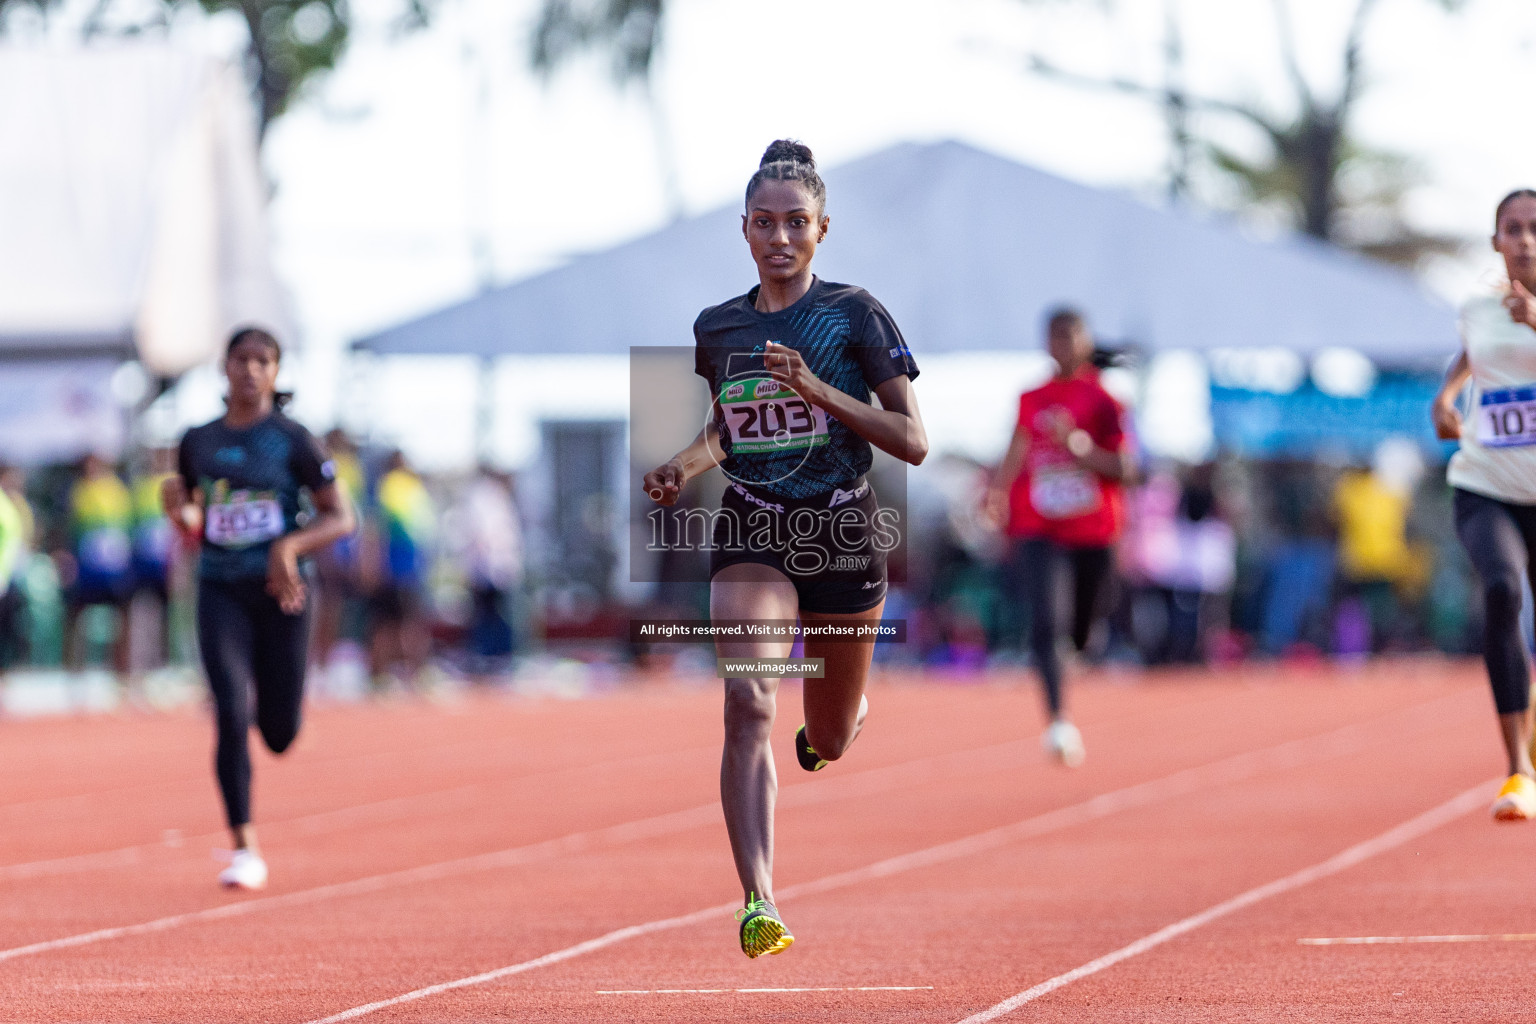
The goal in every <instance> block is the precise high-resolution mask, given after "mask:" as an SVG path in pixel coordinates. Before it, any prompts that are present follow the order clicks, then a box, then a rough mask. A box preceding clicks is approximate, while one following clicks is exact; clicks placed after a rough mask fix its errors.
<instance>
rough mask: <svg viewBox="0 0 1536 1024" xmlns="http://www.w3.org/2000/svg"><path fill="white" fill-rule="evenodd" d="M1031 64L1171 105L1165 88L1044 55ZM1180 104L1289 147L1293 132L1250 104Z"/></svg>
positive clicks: (1066, 78)
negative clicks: (1232, 120)
mask: <svg viewBox="0 0 1536 1024" xmlns="http://www.w3.org/2000/svg"><path fill="white" fill-rule="evenodd" d="M1028 64H1029V70H1030V71H1032V72H1034V73H1035V74H1037V75H1043V76H1045V77H1047V78H1054V79H1057V80H1059V81H1062V82H1066V83H1068V84H1069V85H1075V86H1079V87H1082V88H1088V89H1098V90H1101V91H1105V92H1119V93H1125V94H1127V95H1131V96H1139V97H1142V98H1143V99H1150V100H1155V101H1157V102H1159V103H1167V102H1168V98H1169V97H1168V90H1167V89H1165V88H1159V87H1157V86H1153V85H1146V84H1144V83H1142V82H1135V81H1132V80H1130V79H1128V78H1096V77H1094V76H1092V75H1082V74H1078V73H1077V72H1075V71H1067V70H1066V69H1064V68H1059V67H1057V66H1056V65H1054V64H1052V63H1050V62H1049V61H1047V60H1046V59H1045V58H1043V57H1040V56H1031V57H1030V58H1029V61H1028ZM1178 102H1180V103H1181V104H1183V105H1184V106H1185V107H1186V108H1188V109H1190V110H1202V111H1206V112H1209V113H1217V114H1230V115H1232V116H1234V117H1239V118H1242V119H1243V120H1245V121H1247V122H1248V123H1249V124H1252V125H1253V126H1254V127H1255V128H1257V129H1259V131H1261V132H1263V133H1264V134H1265V135H1266V136H1268V137H1269V139H1270V141H1271V142H1272V143H1274V144H1275V145H1276V146H1277V147H1284V146H1286V145H1289V141H1288V140H1289V133H1288V131H1287V129H1286V128H1285V127H1284V126H1282V125H1280V124H1278V123H1276V122H1275V121H1274V120H1273V119H1272V118H1270V117H1269V116H1268V115H1267V114H1265V113H1264V112H1263V111H1261V110H1259V109H1258V108H1256V107H1251V106H1249V105H1248V104H1246V103H1239V102H1237V101H1235V100H1220V99H1215V98H1213V97H1210V96H1194V95H1191V94H1189V93H1187V92H1182V91H1181V92H1180V93H1179V95H1178Z"/></svg>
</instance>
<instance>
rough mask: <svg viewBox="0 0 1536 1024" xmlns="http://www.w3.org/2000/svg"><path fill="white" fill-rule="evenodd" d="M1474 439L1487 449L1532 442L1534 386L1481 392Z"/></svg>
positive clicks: (1534, 433)
mask: <svg viewBox="0 0 1536 1024" xmlns="http://www.w3.org/2000/svg"><path fill="white" fill-rule="evenodd" d="M1477 439H1478V441H1479V442H1481V443H1482V444H1483V445H1484V446H1485V447H1488V448H1515V447H1518V446H1521V445H1528V444H1536V386H1529V385H1528V386H1526V387H1521V388H1507V389H1505V390H1503V391H1485V392H1483V395H1482V398H1481V399H1480V400H1479V402H1478V408H1477Z"/></svg>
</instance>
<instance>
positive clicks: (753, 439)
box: [720, 377, 831, 452]
mask: <svg viewBox="0 0 1536 1024" xmlns="http://www.w3.org/2000/svg"><path fill="white" fill-rule="evenodd" d="M720 414H721V415H722V416H724V417H725V425H726V429H727V430H729V431H730V434H731V450H732V451H733V452H782V451H792V450H795V449H798V448H815V447H818V446H820V445H824V444H826V443H827V442H828V441H830V440H831V438H830V436H829V435H828V433H827V414H826V411H825V410H823V409H821V408H819V407H817V406H814V405H812V404H811V403H809V402H807V401H806V400H805V399H803V398H801V397H800V396H799V395H797V394H796V393H795V392H794V391H793V390H791V389H790V387H789V386H788V385H787V384H782V383H780V382H779V381H776V380H774V379H773V378H771V377H753V378H749V379H747V380H736V381H728V382H726V384H725V385H724V386H723V387H721V389H720Z"/></svg>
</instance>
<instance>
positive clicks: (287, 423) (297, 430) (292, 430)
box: [267, 409, 314, 441]
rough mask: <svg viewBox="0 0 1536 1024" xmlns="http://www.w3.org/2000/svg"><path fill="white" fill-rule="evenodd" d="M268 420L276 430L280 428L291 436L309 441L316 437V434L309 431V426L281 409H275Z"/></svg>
mask: <svg viewBox="0 0 1536 1024" xmlns="http://www.w3.org/2000/svg"><path fill="white" fill-rule="evenodd" d="M267 422H268V423H269V424H271V426H272V428H273V429H274V430H280V431H282V432H283V433H284V434H287V435H288V436H289V437H292V438H295V439H297V440H302V441H308V440H310V439H311V438H313V437H314V435H313V434H311V433H310V432H309V428H308V427H306V426H305V425H304V424H302V423H300V422H299V421H298V420H296V419H294V418H293V417H291V416H289V415H288V414H287V413H286V412H284V411H283V410H281V409H273V410H272V415H271V416H270V417H268V419H267Z"/></svg>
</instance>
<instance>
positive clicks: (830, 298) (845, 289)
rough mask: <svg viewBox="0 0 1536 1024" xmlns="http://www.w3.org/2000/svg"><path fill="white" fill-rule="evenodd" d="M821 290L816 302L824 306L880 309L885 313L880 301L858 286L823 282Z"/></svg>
mask: <svg viewBox="0 0 1536 1024" xmlns="http://www.w3.org/2000/svg"><path fill="white" fill-rule="evenodd" d="M820 284H821V290H820V291H819V292H818V293H817V295H816V302H817V304H818V305H823V306H842V307H843V308H845V309H848V310H850V311H851V310H870V309H878V310H880V311H881V312H885V307H884V306H882V305H880V300H879V299H877V298H875V297H874V296H873V295H871V294H869V292H867V291H865V290H864V289H863V288H860V287H859V286H858V285H856V284H843V283H841V282H838V281H821V282H820Z"/></svg>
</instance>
